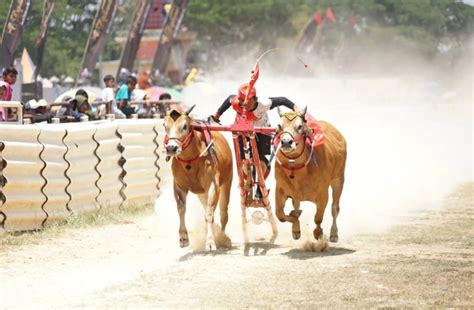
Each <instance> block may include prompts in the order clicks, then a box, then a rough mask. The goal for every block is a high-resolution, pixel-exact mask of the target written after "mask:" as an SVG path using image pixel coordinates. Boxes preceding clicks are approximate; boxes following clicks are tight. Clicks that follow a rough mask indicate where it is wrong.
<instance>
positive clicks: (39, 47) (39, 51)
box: [33, 0, 54, 81]
mask: <svg viewBox="0 0 474 310" xmlns="http://www.w3.org/2000/svg"><path fill="white" fill-rule="evenodd" d="M53 9H54V0H44V6H43V17H42V18H41V25H40V33H39V35H38V39H36V43H35V48H36V68H35V73H34V75H33V76H34V81H36V80H37V77H38V74H39V72H40V70H41V65H42V63H43V55H44V46H45V44H46V34H47V32H48V24H49V18H50V17H51V13H52V12H53Z"/></svg>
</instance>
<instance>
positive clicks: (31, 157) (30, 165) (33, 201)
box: [0, 125, 47, 231]
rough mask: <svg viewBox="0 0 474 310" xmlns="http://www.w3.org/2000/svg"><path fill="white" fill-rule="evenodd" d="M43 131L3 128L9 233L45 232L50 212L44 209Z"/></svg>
mask: <svg viewBox="0 0 474 310" xmlns="http://www.w3.org/2000/svg"><path fill="white" fill-rule="evenodd" d="M39 133H40V130H39V128H38V127H37V126H34V125H23V126H18V125H3V126H2V127H1V129H0V141H1V143H2V147H3V149H2V150H1V152H2V158H3V160H2V169H1V170H2V176H3V181H2V183H4V185H3V188H2V205H1V207H0V212H1V213H2V214H3V215H2V217H4V221H3V227H4V229H5V230H7V231H16V230H35V229H40V228H42V224H43V222H44V221H45V220H46V217H47V215H46V212H45V211H44V210H43V209H42V207H43V204H44V203H45V202H46V196H45V195H44V194H43V193H42V188H43V187H44V185H45V180H44V178H43V177H42V176H41V170H42V169H43V168H44V167H45V163H44V162H43V161H41V159H40V153H41V152H42V151H43V146H42V145H41V144H40V143H38V136H39Z"/></svg>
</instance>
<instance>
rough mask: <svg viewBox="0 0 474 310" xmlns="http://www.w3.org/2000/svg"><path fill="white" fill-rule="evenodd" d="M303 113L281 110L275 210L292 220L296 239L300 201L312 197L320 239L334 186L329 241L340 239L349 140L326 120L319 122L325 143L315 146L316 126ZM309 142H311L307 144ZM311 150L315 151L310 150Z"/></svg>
mask: <svg viewBox="0 0 474 310" xmlns="http://www.w3.org/2000/svg"><path fill="white" fill-rule="evenodd" d="M305 114H306V109H304V111H303V112H302V113H298V112H288V113H285V114H281V113H280V117H281V121H280V124H279V125H278V130H277V134H278V138H279V140H280V143H279V144H280V149H279V151H278V153H277V155H276V159H277V161H276V164H275V179H276V190H275V210H276V211H275V213H276V216H277V218H278V219H279V220H280V221H281V222H285V221H287V222H291V223H292V234H293V238H294V239H299V238H300V235H301V231H300V222H299V219H298V218H299V216H300V215H301V210H300V202H301V201H311V202H313V203H315V204H316V215H315V217H314V222H315V223H316V228H315V229H314V231H313V235H314V237H315V238H316V239H319V238H321V237H322V235H323V230H322V228H321V223H322V221H323V216H324V210H325V209H326V205H327V203H328V196H329V194H328V189H329V186H331V188H332V217H333V222H332V227H331V235H330V239H329V240H330V241H331V242H337V241H338V239H339V237H338V232H337V225H336V218H337V216H338V214H339V199H340V197H341V194H342V188H343V186H344V170H345V165H346V141H345V139H344V137H343V136H342V135H341V133H340V132H339V131H338V130H337V129H336V128H335V127H334V126H332V125H331V124H329V123H327V122H323V121H321V122H318V123H319V125H320V126H321V128H322V129H323V131H324V139H325V141H324V143H323V144H320V145H317V146H313V145H311V142H312V141H314V140H312V139H311V138H310V137H312V136H313V130H314V129H313V128H311V127H310V126H309V125H308V122H307V121H306V119H305ZM308 143H309V144H308ZM311 150H312V151H311ZM288 198H291V199H292V202H293V208H294V210H293V211H291V212H290V214H289V215H286V214H285V212H284V207H285V202H286V200H287V199H288Z"/></svg>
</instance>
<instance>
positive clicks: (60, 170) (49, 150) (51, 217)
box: [38, 124, 70, 224]
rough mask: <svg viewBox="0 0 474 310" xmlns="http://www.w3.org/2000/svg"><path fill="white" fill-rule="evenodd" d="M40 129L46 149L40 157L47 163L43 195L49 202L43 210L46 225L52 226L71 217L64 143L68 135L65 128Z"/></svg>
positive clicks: (40, 137)
mask: <svg viewBox="0 0 474 310" xmlns="http://www.w3.org/2000/svg"><path fill="white" fill-rule="evenodd" d="M38 127H39V128H40V130H41V132H40V135H39V137H38V141H39V143H41V144H42V145H43V147H44V149H43V152H42V153H41V155H40V157H41V160H42V161H43V162H44V163H45V168H44V169H43V172H42V176H43V178H44V179H45V180H46V185H45V186H44V188H43V193H44V194H45V195H46V197H47V200H46V203H45V204H44V206H43V210H44V211H45V212H46V213H47V216H48V217H47V219H46V222H45V223H44V224H51V223H53V222H54V221H56V220H60V219H65V218H67V217H68V216H69V215H70V212H69V210H68V209H67V207H66V206H67V203H68V202H69V200H70V196H69V195H68V194H67V193H66V187H67V186H68V185H69V180H68V179H67V178H66V176H65V173H66V170H67V168H68V163H67V162H66V160H65V159H64V157H65V156H66V153H67V151H68V149H67V147H66V145H65V144H64V142H63V139H64V138H65V136H66V134H67V133H66V128H64V127H63V126H50V125H47V124H45V125H38Z"/></svg>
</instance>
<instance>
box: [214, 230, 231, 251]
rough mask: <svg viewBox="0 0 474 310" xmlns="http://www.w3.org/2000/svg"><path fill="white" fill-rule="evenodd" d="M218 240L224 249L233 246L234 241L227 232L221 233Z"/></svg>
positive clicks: (218, 245) (218, 244) (220, 246)
mask: <svg viewBox="0 0 474 310" xmlns="http://www.w3.org/2000/svg"><path fill="white" fill-rule="evenodd" d="M217 241H218V242H217V243H216V245H217V247H219V248H224V249H230V248H232V241H231V240H230V238H229V237H228V236H227V235H226V234H225V233H221V234H220V235H219V238H218V240H217Z"/></svg>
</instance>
